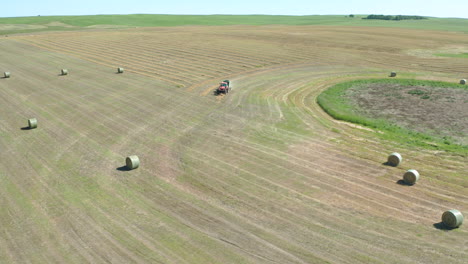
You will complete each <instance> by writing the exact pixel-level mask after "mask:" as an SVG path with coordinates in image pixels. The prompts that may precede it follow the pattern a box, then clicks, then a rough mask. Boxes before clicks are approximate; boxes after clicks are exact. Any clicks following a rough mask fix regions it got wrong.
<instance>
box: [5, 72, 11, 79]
mask: <svg viewBox="0 0 468 264" xmlns="http://www.w3.org/2000/svg"><path fill="white" fill-rule="evenodd" d="M3 75H4V76H5V78H10V76H11V74H10V72H4V73H3Z"/></svg>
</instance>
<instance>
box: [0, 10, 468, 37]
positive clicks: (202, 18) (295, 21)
mask: <svg viewBox="0 0 468 264" xmlns="http://www.w3.org/2000/svg"><path fill="white" fill-rule="evenodd" d="M363 17H365V16H363V15H356V16H355V17H349V16H337V15H326V16H320V15H313V16H278V15H149V14H133V15H92V16H34V17H8V18H0V25H2V24H3V25H6V24H16V25H45V26H47V25H48V24H49V23H52V22H60V23H64V24H67V25H70V26H74V27H77V28H78V29H80V28H81V29H82V28H85V27H88V26H94V25H116V26H128V27H169V26H186V25H201V26H226V25H327V26H368V27H396V28H409V29H423V30H443V31H458V32H467V33H468V19H461V18H428V19H424V20H400V21H386V20H368V19H361V18H363ZM47 27H48V26H47ZM51 28H54V27H53V26H52V27H51ZM47 30H52V29H50V28H49V27H48V28H46V29H33V30H27V32H37V31H47ZM53 30H76V28H67V27H60V26H59V27H55V28H54V29H53ZM18 32H24V31H22V30H21V29H18V30H1V27H0V34H2V35H5V34H13V33H18Z"/></svg>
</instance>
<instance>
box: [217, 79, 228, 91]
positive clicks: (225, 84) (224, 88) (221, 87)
mask: <svg viewBox="0 0 468 264" xmlns="http://www.w3.org/2000/svg"><path fill="white" fill-rule="evenodd" d="M229 89H231V88H230V87H229V80H224V81H223V82H222V83H220V84H219V87H218V89H216V94H220V93H223V94H227V93H229Z"/></svg>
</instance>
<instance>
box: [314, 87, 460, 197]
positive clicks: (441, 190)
mask: <svg viewBox="0 0 468 264" xmlns="http://www.w3.org/2000/svg"><path fill="white" fill-rule="evenodd" d="M330 85H331V84H330ZM315 108H318V107H317V106H315ZM319 111H320V110H319ZM310 112H312V110H310ZM322 117H323V118H329V117H328V116H322ZM366 145H367V144H366ZM375 152H377V150H376V151H375ZM380 152H381V151H380ZM356 154H358V153H356ZM437 191H440V192H441V193H443V192H445V193H447V191H446V190H443V189H440V190H437ZM447 194H448V193H447ZM452 195H453V194H452ZM461 200H462V201H463V200H464V199H461Z"/></svg>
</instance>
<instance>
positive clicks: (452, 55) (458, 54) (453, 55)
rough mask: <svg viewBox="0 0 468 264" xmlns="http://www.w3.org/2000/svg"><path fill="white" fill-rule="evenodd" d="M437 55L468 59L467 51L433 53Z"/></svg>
mask: <svg viewBox="0 0 468 264" xmlns="http://www.w3.org/2000/svg"><path fill="white" fill-rule="evenodd" d="M434 55H436V56H439V57H450V58H466V59H468V53H457V54H450V53H437V54H434Z"/></svg>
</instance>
